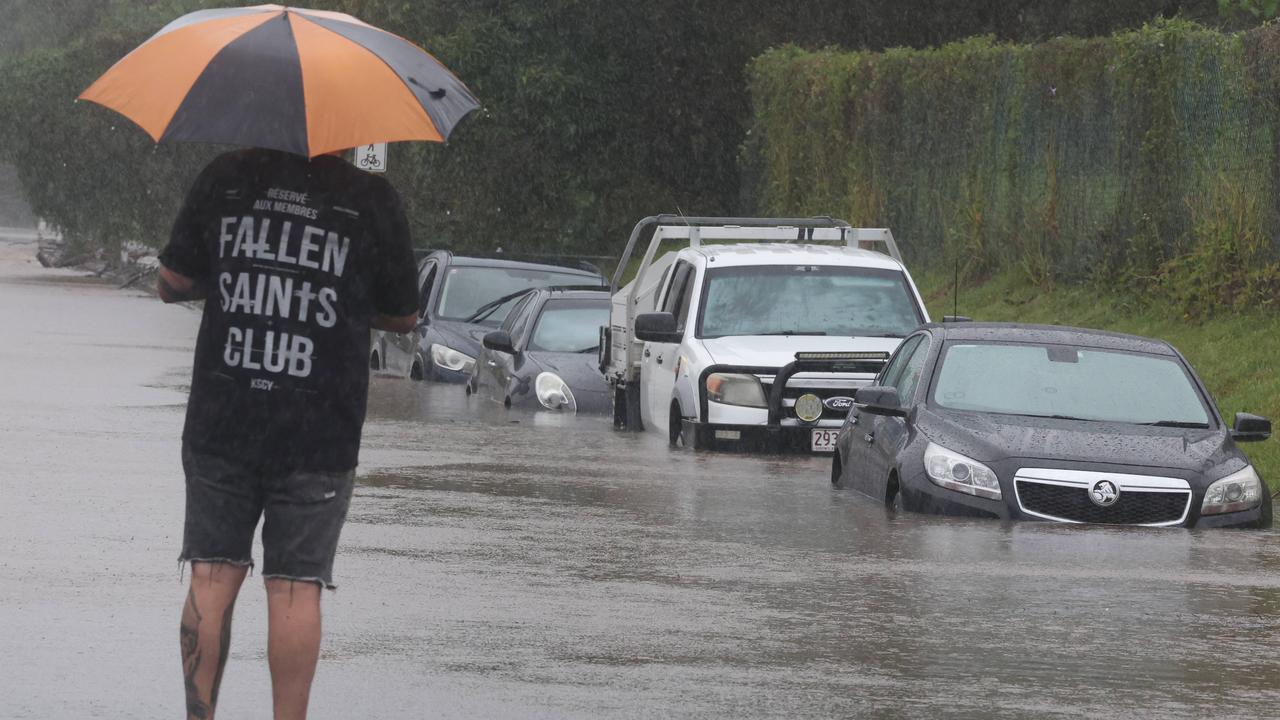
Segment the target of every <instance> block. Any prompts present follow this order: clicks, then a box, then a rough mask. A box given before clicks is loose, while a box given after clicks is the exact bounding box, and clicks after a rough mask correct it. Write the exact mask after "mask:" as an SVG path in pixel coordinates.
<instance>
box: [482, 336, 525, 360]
mask: <svg viewBox="0 0 1280 720" xmlns="http://www.w3.org/2000/svg"><path fill="white" fill-rule="evenodd" d="M481 342H482V343H484V346H485V347H487V348H489V349H490V350H497V351H498V352H504V353H506V354H508V355H515V354H516V348H515V345H514V344H513V343H512V342H511V335H509V334H508V333H507V332H506V331H503V330H494V331H493V332H491V333H489V334H488V335H485V336H484V340H482V341H481Z"/></svg>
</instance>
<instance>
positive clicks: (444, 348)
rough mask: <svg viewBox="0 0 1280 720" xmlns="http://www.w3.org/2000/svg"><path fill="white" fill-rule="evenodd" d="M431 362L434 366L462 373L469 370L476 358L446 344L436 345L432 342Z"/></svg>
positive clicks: (473, 365) (474, 363)
mask: <svg viewBox="0 0 1280 720" xmlns="http://www.w3.org/2000/svg"><path fill="white" fill-rule="evenodd" d="M431 362H432V363H434V364H435V366H436V367H441V368H444V369H445V370H453V371H455V372H464V373H469V372H471V368H473V367H475V365H476V359H475V358H473V357H471V356H470V355H467V354H466V353H460V352H458V351H457V350H454V349H453V348H451V347H449V346H448V345H436V344H434V343H433V344H432V345H431Z"/></svg>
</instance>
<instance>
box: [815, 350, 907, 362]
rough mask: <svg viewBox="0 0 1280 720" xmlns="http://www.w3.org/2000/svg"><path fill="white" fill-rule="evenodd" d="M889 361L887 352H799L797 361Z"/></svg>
mask: <svg viewBox="0 0 1280 720" xmlns="http://www.w3.org/2000/svg"><path fill="white" fill-rule="evenodd" d="M888 359H889V353H887V352H798V353H796V360H834V361H855V362H856V361H863V362H867V361H870V362H885V361H887V360H888Z"/></svg>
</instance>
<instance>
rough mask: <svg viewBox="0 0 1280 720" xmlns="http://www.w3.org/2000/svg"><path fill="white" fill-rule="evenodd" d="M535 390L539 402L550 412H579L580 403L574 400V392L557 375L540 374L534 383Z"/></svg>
mask: <svg viewBox="0 0 1280 720" xmlns="http://www.w3.org/2000/svg"><path fill="white" fill-rule="evenodd" d="M533 389H534V392H535V393H536V394H537V396H538V402H540V403H542V407H544V408H546V409H548V410H563V411H565V412H577V411H578V401H577V400H574V399H573V392H572V391H571V390H569V386H568V385H567V384H566V383H565V381H564V380H562V379H560V376H559V375H557V374H555V373H550V372H544V373H539V374H538V379H537V380H534V381H533Z"/></svg>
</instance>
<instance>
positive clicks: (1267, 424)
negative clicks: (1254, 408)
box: [1231, 412, 1271, 442]
mask: <svg viewBox="0 0 1280 720" xmlns="http://www.w3.org/2000/svg"><path fill="white" fill-rule="evenodd" d="M1269 437H1271V421H1270V420H1268V419H1266V418H1264V417H1259V416H1257V415H1250V414H1249V413H1242V412H1238V413H1236V423H1235V426H1234V427H1232V428H1231V439H1232V440H1235V441H1236V442H1258V441H1260V440H1266V439H1267V438H1269Z"/></svg>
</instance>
